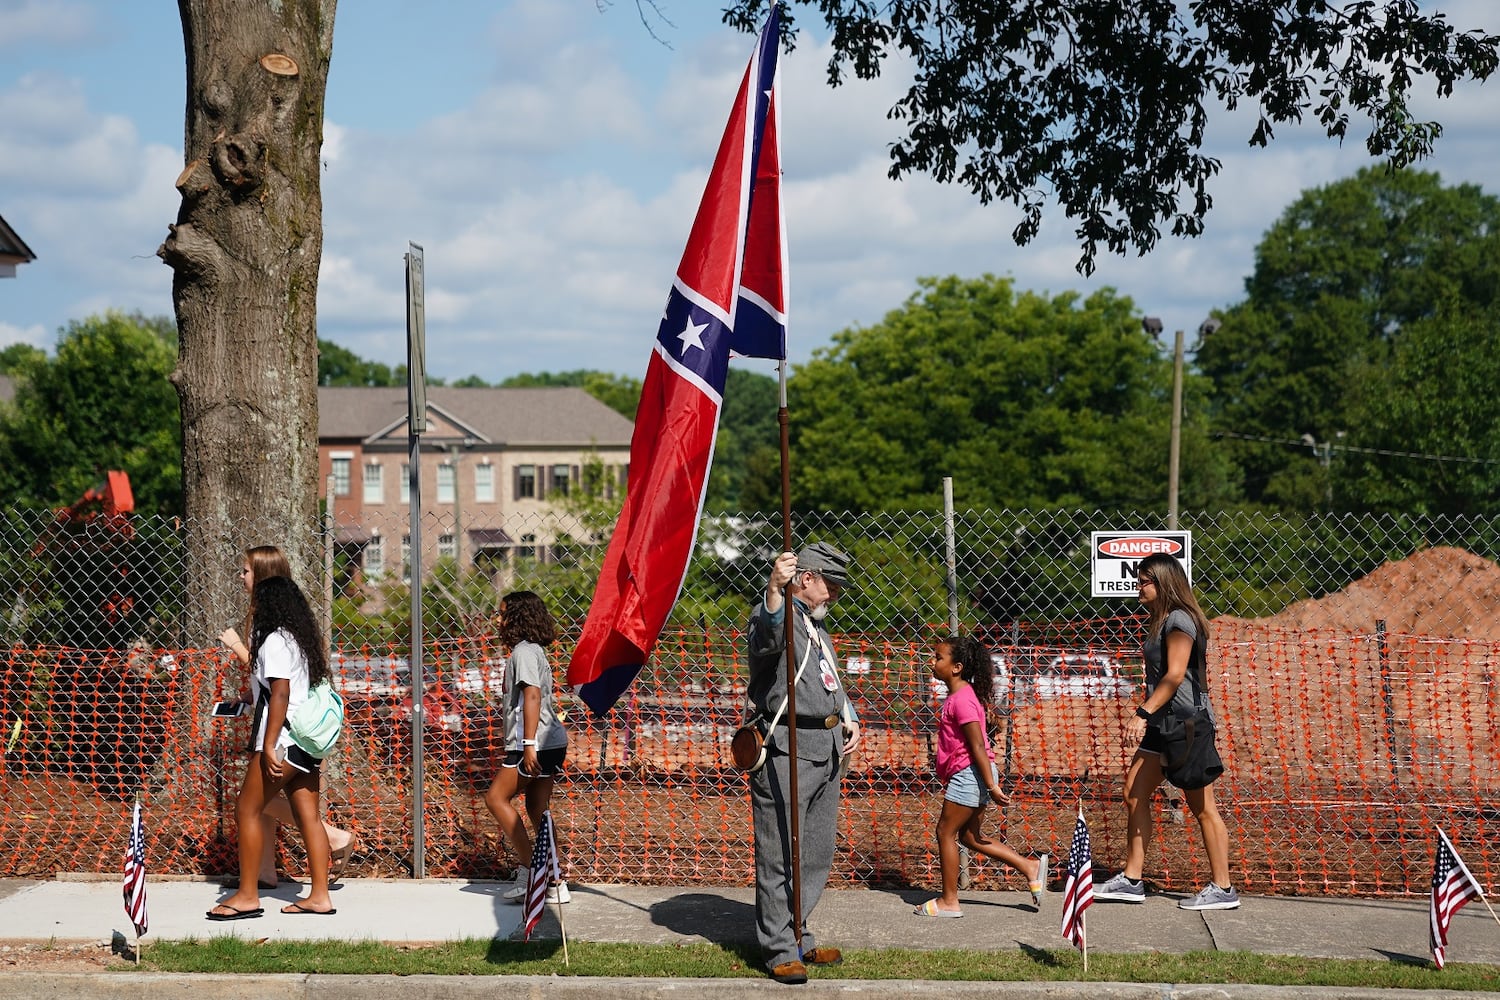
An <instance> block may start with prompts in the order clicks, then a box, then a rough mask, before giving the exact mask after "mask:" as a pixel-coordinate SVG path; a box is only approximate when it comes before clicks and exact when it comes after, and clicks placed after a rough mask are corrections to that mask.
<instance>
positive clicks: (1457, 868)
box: [1431, 829, 1484, 969]
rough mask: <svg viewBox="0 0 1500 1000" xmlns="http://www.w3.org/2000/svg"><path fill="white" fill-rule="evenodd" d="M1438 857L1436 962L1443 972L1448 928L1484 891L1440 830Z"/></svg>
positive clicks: (1433, 937)
mask: <svg viewBox="0 0 1500 1000" xmlns="http://www.w3.org/2000/svg"><path fill="white" fill-rule="evenodd" d="M1437 833H1438V846H1437V857H1436V859H1434V861H1433V863H1432V913H1431V923H1432V928H1431V930H1432V933H1431V941H1432V961H1433V964H1434V965H1436V966H1437V967H1438V968H1439V969H1441V968H1442V967H1443V961H1444V959H1445V958H1446V955H1447V951H1448V924H1449V922H1451V921H1452V920H1453V915H1454V914H1455V913H1457V912H1458V911H1459V910H1460V909H1462V908H1463V905H1464V904H1465V903H1467V902H1468V901H1469V900H1471V899H1484V889H1482V888H1481V887H1480V885H1479V883H1478V881H1476V880H1475V878H1474V876H1473V875H1470V874H1469V869H1468V868H1466V867H1464V863H1463V862H1462V861H1460V860H1459V859H1458V852H1457V851H1455V850H1454V849H1453V842H1452V841H1450V840H1449V839H1448V835H1447V834H1446V833H1444V832H1443V831H1442V830H1441V829H1439V830H1438V832H1437Z"/></svg>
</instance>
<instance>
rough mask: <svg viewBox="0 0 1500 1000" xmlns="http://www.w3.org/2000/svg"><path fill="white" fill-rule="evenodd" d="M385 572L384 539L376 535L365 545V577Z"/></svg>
mask: <svg viewBox="0 0 1500 1000" xmlns="http://www.w3.org/2000/svg"><path fill="white" fill-rule="evenodd" d="M384 572H385V539H384V538H381V537H380V536H379V535H376V536H375V537H374V538H372V539H370V540H369V541H368V542H366V543H365V576H379V575H380V574H382V573H384Z"/></svg>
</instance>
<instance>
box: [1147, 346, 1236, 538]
mask: <svg viewBox="0 0 1500 1000" xmlns="http://www.w3.org/2000/svg"><path fill="white" fill-rule="evenodd" d="M1219 326H1220V324H1219V321H1218V320H1216V319H1213V318H1212V317H1210V318H1209V319H1206V320H1204V321H1203V322H1202V323H1200V324H1198V343H1197V344H1195V345H1194V347H1193V350H1195V351H1196V350H1197V349H1198V348H1199V347H1202V346H1203V341H1204V339H1205V338H1207V337H1209V336H1210V335H1212V334H1213V333H1214V331H1215V330H1217V329H1218V328H1219ZM1141 327H1142V329H1144V330H1145V331H1146V332H1147V333H1149V334H1151V336H1153V337H1157V338H1160V337H1161V332H1162V329H1163V327H1162V322H1161V320H1160V319H1159V318H1157V317H1156V316H1146V317H1143V318H1142V319H1141ZM1181 479H1182V331H1181V330H1178V331H1176V332H1175V333H1174V334H1173V337H1172V436H1171V444H1170V445H1169V446H1168V450H1167V530H1169V531H1176V530H1177V487H1178V483H1179V482H1180V481H1181Z"/></svg>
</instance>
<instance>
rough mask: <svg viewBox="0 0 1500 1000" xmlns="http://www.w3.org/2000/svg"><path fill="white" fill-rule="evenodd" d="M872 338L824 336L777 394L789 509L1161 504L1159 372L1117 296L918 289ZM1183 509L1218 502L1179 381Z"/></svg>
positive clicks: (969, 286) (1215, 472) (1196, 407)
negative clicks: (787, 437) (786, 416)
mask: <svg viewBox="0 0 1500 1000" xmlns="http://www.w3.org/2000/svg"><path fill="white" fill-rule="evenodd" d="M918 284H919V289H920V290H919V291H918V292H917V293H916V294H914V295H913V296H912V297H911V298H910V299H908V300H907V302H906V304H905V305H904V306H903V307H901V308H900V309H897V310H894V311H892V312H891V313H889V314H887V316H886V317H885V319H883V320H882V321H881V322H880V323H878V324H876V325H875V326H873V327H869V328H865V329H851V330H845V331H842V332H840V333H837V334H835V335H834V337H833V343H832V346H830V347H828V348H825V349H821V350H819V351H817V352H815V354H814V356H813V359H812V360H811V361H810V362H808V363H807V364H805V365H803V366H801V367H800V368H798V369H797V371H796V374H795V375H794V377H793V378H792V379H791V381H790V384H789V393H790V397H791V398H790V409H791V439H792V451H793V455H792V479H793V498H794V501H795V502H796V504H797V505H798V506H799V507H801V508H803V509H808V508H819V509H824V510H845V509H857V510H882V509H886V510H889V509H899V508H902V507H912V508H917V507H921V508H927V509H935V508H936V506H937V504H938V498H939V497H940V496H941V488H942V486H941V484H942V479H943V477H944V476H952V477H954V480H955V485H956V487H957V490H958V492H959V494H960V496H961V497H962V502H963V503H965V504H966V505H971V506H1001V507H1048V506H1058V505H1064V506H1098V507H1126V508H1143V507H1144V508H1152V507H1154V508H1157V509H1164V508H1165V497H1166V493H1167V482H1166V470H1167V452H1168V439H1169V428H1170V407H1171V394H1170V388H1171V378H1172V374H1171V373H1172V366H1171V362H1170V360H1169V359H1168V358H1166V357H1165V356H1164V355H1163V353H1162V351H1161V350H1160V346H1159V345H1158V344H1156V343H1154V342H1153V341H1152V339H1151V338H1150V337H1149V336H1147V335H1146V334H1145V333H1144V332H1143V331H1142V329H1141V323H1140V317H1139V315H1138V314H1137V313H1136V312H1135V308H1134V306H1133V305H1132V303H1131V302H1130V300H1129V299H1125V298H1121V297H1119V296H1117V295H1116V294H1115V293H1114V292H1113V291H1111V290H1104V291H1100V292H1096V293H1094V294H1093V295H1090V296H1089V297H1088V298H1086V299H1082V298H1080V296H1078V295H1077V294H1074V293H1068V294H1064V295H1059V296H1056V297H1054V298H1051V299H1047V298H1043V297H1041V296H1038V295H1035V294H1033V293H1030V292H1025V293H1017V292H1016V291H1015V290H1014V288H1013V287H1012V283H1011V281H1010V280H1009V279H1003V278H995V277H991V276H985V277H983V278H978V279H962V278H957V277H949V278H924V279H922V280H921V281H919V282H918ZM1187 400H1188V402H1187V403H1186V404H1185V406H1184V409H1185V411H1186V413H1187V417H1186V420H1185V423H1184V431H1183V442H1184V443H1183V452H1184V455H1185V456H1188V457H1189V458H1190V459H1191V460H1187V459H1185V461H1184V462H1183V476H1182V485H1181V497H1182V503H1183V505H1184V506H1190V505H1197V506H1207V505H1210V504H1213V503H1218V502H1221V501H1222V500H1223V498H1224V497H1225V496H1226V494H1227V489H1228V484H1227V479H1226V477H1225V475H1224V467H1223V464H1222V463H1221V462H1219V461H1218V459H1217V458H1216V457H1215V452H1214V451H1213V450H1212V449H1210V448H1208V447H1207V444H1206V441H1205V433H1206V425H1205V414H1204V411H1203V407H1202V405H1201V402H1202V392H1201V388H1200V385H1199V384H1198V383H1197V381H1196V380H1190V383H1189V386H1188V395H1187Z"/></svg>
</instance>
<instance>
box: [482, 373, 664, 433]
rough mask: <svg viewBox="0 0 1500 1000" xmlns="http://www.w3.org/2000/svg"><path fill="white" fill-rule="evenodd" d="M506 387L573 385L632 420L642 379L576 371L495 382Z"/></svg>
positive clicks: (535, 374)
mask: <svg viewBox="0 0 1500 1000" xmlns="http://www.w3.org/2000/svg"><path fill="white" fill-rule="evenodd" d="M498 384H499V385H501V386H505V387H508V388H527V387H531V386H572V387H574V388H578V389H582V390H583V391H584V392H586V393H588V394H589V395H590V396H593V397H594V398H595V399H597V400H598V401H599V402H601V403H603V404H604V405H605V406H607V407H609V408H610V409H612V410H614V411H615V412H616V413H621V414H624V415H625V416H627V417H629V418H630V419H632V420H634V419H635V409H636V406H637V405H638V404H639V403H640V401H641V380H640V379H638V378H631V377H630V376H628V375H616V374H614V373H612V372H600V371H593V370H591V369H587V368H578V369H575V370H573V371H569V372H536V373H532V374H524V375H512V376H510V377H509V378H507V379H504V380H502V381H501V382H499V383H498Z"/></svg>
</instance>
